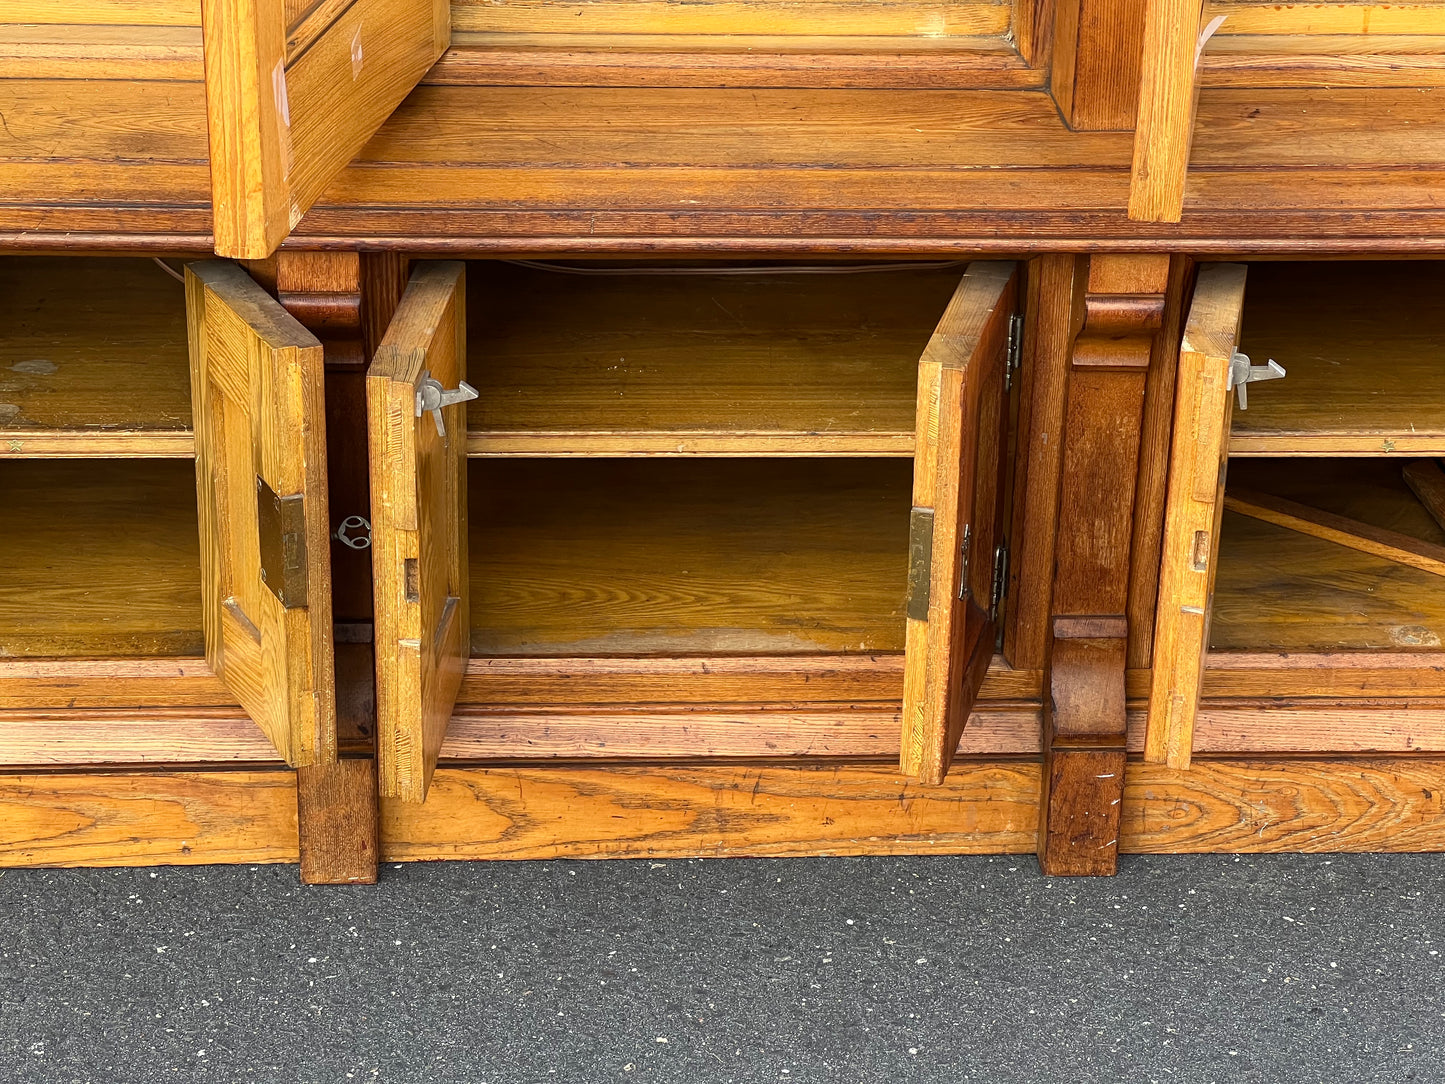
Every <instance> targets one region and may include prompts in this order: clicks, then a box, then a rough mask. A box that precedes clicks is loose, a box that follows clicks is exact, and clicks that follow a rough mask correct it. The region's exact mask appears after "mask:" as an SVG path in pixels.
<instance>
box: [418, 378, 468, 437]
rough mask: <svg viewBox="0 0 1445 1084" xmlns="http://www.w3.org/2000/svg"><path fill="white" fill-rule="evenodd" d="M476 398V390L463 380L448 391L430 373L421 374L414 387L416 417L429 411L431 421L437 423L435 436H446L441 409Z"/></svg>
mask: <svg viewBox="0 0 1445 1084" xmlns="http://www.w3.org/2000/svg"><path fill="white" fill-rule="evenodd" d="M476 397H477V389H476V388H474V387H472V386H471V385H470V384H468V383H467V382H466V381H465V380H463V381H462V382H461V383H460V384H458V385H457V386H456V387H455V388H453V389H452V390H450V391H448V390H447V389H446V388H444V387H442V384H441V381H440V380H437V379H436V378H435V377H433V376H432V375H431V372H430V371H428V372H424V373H422V374H421V383H419V384H418V385H417V386H416V416H417V417H418V418H420V417H421V416H422V415H423V414H425V413H426V412H427V411H431V416H432V420H433V421H434V422H436V423H437V436H439V437H444V436H446V435H447V427H446V425H445V423H443V421H442V407H449V406H453V405H455V404H457V403H465V402H466V401H467V400H468V399H475V398H476Z"/></svg>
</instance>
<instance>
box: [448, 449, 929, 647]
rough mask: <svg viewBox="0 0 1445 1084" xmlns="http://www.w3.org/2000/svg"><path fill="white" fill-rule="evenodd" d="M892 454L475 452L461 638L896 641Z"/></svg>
mask: <svg viewBox="0 0 1445 1084" xmlns="http://www.w3.org/2000/svg"><path fill="white" fill-rule="evenodd" d="M911 467H912V464H911V463H910V462H908V461H907V460H895V459H876V460H862V459H857V460H831V459H791V460H783V461H770V460H741V459H709V460H704V461H700V462H692V461H685V460H676V459H653V460H636V459H607V460H602V459H585V460H535V459H533V460H522V459H494V460H473V461H472V463H471V477H470V485H471V492H470V500H469V509H468V515H469V519H470V529H471V539H470V551H471V569H472V573H471V575H472V579H471V594H472V597H471V609H472V654H473V655H474V656H475V655H549V654H550V655H579V654H590V655H636V654H705V653H712V654H779V653H787V652H799V653H837V652H864V653H867V652H876V651H898V650H901V649H902V647H903V624H904V617H903V601H904V592H905V586H906V578H907V563H908V507H909V504H908V498H909V480H910V473H911Z"/></svg>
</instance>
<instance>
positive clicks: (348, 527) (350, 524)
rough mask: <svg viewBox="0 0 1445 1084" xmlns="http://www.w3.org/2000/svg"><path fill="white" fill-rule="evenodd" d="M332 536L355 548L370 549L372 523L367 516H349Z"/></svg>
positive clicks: (344, 544)
mask: <svg viewBox="0 0 1445 1084" xmlns="http://www.w3.org/2000/svg"><path fill="white" fill-rule="evenodd" d="M331 537H332V538H334V539H336V541H338V542H340V543H341V544H342V545H343V546H348V547H350V548H351V549H354V550H364V549H370V548H371V524H370V522H368V521H367V519H366V517H365V516H347V517H346V518H345V519H343V520H342V521H341V526H339V527H337V528H336V530H335V532H334V533H333V534H332V535H331Z"/></svg>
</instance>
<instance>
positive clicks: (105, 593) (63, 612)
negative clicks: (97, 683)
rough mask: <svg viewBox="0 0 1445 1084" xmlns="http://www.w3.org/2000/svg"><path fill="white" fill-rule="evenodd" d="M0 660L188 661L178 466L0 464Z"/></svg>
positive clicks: (193, 556) (195, 563) (190, 589)
mask: <svg viewBox="0 0 1445 1084" xmlns="http://www.w3.org/2000/svg"><path fill="white" fill-rule="evenodd" d="M0 507H3V508H4V509H5V518H4V528H3V530H0V656H28V657H47V656H72V657H79V656H136V655H191V656H194V655H200V654H202V653H203V651H204V650H205V645H204V640H203V638H202V634H201V572H200V556H199V542H198V538H197V528H196V476H195V469H194V467H193V466H192V464H191V463H189V462H176V461H165V460H159V461H140V462H127V461H119V460H102V461H98V462H79V461H74V462H46V461H30V462H18V461H10V462H3V463H0Z"/></svg>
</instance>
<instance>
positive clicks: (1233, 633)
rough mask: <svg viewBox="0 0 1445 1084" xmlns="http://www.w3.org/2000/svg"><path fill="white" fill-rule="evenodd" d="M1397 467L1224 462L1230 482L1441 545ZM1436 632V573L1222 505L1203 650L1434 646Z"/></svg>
mask: <svg viewBox="0 0 1445 1084" xmlns="http://www.w3.org/2000/svg"><path fill="white" fill-rule="evenodd" d="M1236 416H1237V412H1236ZM1401 466H1402V464H1401V463H1400V462H1398V461H1392V460H1389V459H1340V460H1315V459H1296V460H1282V459H1274V460H1265V459H1241V460H1236V461H1234V462H1232V463H1231V464H1230V476H1229V480H1230V483H1231V484H1235V483H1237V484H1239V485H1242V486H1248V487H1249V488H1251V489H1258V490H1261V491H1264V492H1267V493H1271V494H1274V495H1276V496H1281V497H1286V498H1288V499H1291V500H1295V501H1299V502H1300V503H1302V504H1307V505H1311V506H1312V507H1315V508H1319V509H1321V510H1323V511H1326V512H1333V513H1335V514H1337V515H1344V516H1349V517H1350V518H1352V519H1358V520H1362V521H1364V522H1366V523H1369V524H1372V525H1374V526H1378V527H1385V528H1389V529H1391V530H1394V531H1399V532H1401V533H1403V534H1406V535H1409V536H1411V537H1413V538H1418V539H1421V540H1424V541H1427V542H1434V543H1437V544H1438V543H1442V542H1445V531H1442V530H1441V528H1440V526H1439V524H1437V523H1436V522H1435V520H1434V519H1433V518H1431V516H1430V514H1429V513H1428V512H1427V511H1426V510H1425V508H1424V506H1423V505H1421V504H1420V503H1419V501H1417V500H1416V499H1415V496H1414V494H1412V493H1411V492H1410V490H1409V488H1408V487H1407V486H1406V485H1405V482H1404V479H1403V478H1402V477H1401V474H1400V468H1401ZM1227 492H1228V488H1227V487H1226V493H1227ZM1442 636H1445V580H1442V579H1441V577H1439V576H1436V575H1434V574H1433V573H1430V572H1425V571H1422V570H1420V569H1417V568H1412V567H1410V566H1408V565H1403V564H1398V563H1396V562H1394V561H1389V560H1385V559H1384V558H1381V557H1376V556H1373V555H1371V554H1367V553H1362V552H1360V551H1358V550H1355V549H1351V548H1347V547H1345V546H1340V545H1336V544H1335V543H1332V542H1327V541H1325V540H1323V539H1320V538H1315V537H1312V536H1310V535H1307V534H1301V533H1299V532H1298V531H1292V530H1289V529H1288V528H1285V527H1280V526H1276V525H1275V524H1272V523H1265V522H1263V521H1260V520H1257V519H1252V518H1249V517H1246V516H1242V515H1238V514H1235V513H1231V512H1225V514H1224V524H1223V529H1222V532H1221V536H1220V545H1219V568H1218V572H1217V578H1216V581H1215V590H1214V607H1213V618H1212V621H1211V624H1210V649H1211V650H1212V651H1260V650H1266V649H1268V650H1275V651H1296V652H1321V651H1341V650H1353V651H1358V650H1382V649H1390V650H1396V651H1411V650H1416V651H1433V650H1436V649H1438V648H1439V646H1440V643H1441V637H1442Z"/></svg>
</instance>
